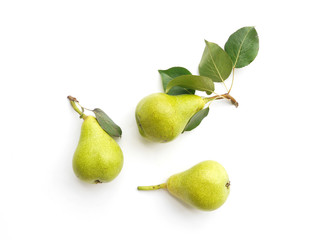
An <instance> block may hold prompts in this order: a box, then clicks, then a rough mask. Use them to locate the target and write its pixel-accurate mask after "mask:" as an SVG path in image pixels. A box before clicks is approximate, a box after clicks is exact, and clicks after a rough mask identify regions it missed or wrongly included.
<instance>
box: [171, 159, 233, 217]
mask: <svg viewBox="0 0 320 240" xmlns="http://www.w3.org/2000/svg"><path fill="white" fill-rule="evenodd" d="M167 189H168V191H169V192H170V193H171V194H172V195H174V196H175V197H177V198H179V199H181V200H182V201H184V202H186V203H188V204H190V205H192V206H194V207H196V208H199V209H201V210H206V211H212V210H215V209H217V208H219V207H220V206H221V205H222V204H223V203H224V202H225V201H226V200H227V197H228V195H229V192H230V181H229V177H228V174H227V172H226V170H225V169H224V167H223V166H222V165H220V164H219V163H218V162H215V161H211V160H208V161H204V162H201V163H199V164H197V165H195V166H194V167H192V168H190V169H188V170H186V171H184V172H182V173H178V174H175V175H173V176H171V177H170V178H169V179H168V181H167Z"/></svg>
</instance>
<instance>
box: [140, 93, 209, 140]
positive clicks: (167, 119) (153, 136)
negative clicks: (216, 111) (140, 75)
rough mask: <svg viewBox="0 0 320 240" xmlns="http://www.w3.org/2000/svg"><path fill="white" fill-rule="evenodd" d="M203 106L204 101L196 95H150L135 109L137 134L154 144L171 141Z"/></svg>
mask: <svg viewBox="0 0 320 240" xmlns="http://www.w3.org/2000/svg"><path fill="white" fill-rule="evenodd" d="M204 105H205V101H204V100H203V99H202V98H201V97H199V96H196V95H191V94H184V95H177V96H170V95H167V94H165V93H154V94H151V95H149V96H147V97H145V98H143V99H142V100H141V101H140V102H139V103H138V105H137V107H136V121H137V125H138V128H139V132H140V134H141V135H142V136H143V137H145V138H147V139H149V140H151V141H154V142H169V141H172V140H173V139H175V138H176V137H177V136H178V135H179V134H181V132H182V131H183V130H184V128H185V126H186V125H187V123H188V121H189V120H190V118H191V117H192V116H193V115H194V114H195V113H196V112H198V111H200V110H201V109H202V108H203V107H204Z"/></svg>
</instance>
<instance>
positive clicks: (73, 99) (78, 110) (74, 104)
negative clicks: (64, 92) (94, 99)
mask: <svg viewBox="0 0 320 240" xmlns="http://www.w3.org/2000/svg"><path fill="white" fill-rule="evenodd" d="M67 98H68V99H69V101H70V104H71V106H72V108H73V109H74V110H75V111H76V112H77V113H79V115H80V118H83V119H86V117H87V115H85V114H84V113H83V111H80V109H79V108H78V106H77V105H76V102H78V100H77V99H76V98H75V97H72V96H68V97H67Z"/></svg>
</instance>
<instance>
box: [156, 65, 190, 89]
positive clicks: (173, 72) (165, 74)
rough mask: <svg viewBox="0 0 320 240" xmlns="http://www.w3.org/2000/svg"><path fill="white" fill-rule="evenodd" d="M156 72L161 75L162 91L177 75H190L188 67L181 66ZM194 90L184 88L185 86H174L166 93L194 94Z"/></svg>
mask: <svg viewBox="0 0 320 240" xmlns="http://www.w3.org/2000/svg"><path fill="white" fill-rule="evenodd" d="M158 72H159V73H160V76H161V80H162V86H163V90H164V91H166V87H167V85H168V83H169V82H170V81H171V80H172V79H174V78H176V77H179V76H183V75H191V72H190V71H189V70H188V69H186V68H183V67H172V68H169V69H167V70H158ZM194 92H195V91H194V90H191V89H185V88H182V87H178V86H176V87H173V88H171V89H170V91H169V92H168V93H167V94H169V95H180V94H194Z"/></svg>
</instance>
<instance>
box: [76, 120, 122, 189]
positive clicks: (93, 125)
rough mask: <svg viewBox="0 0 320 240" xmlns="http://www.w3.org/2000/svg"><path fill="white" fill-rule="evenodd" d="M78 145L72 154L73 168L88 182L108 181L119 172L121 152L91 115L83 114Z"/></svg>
mask: <svg viewBox="0 0 320 240" xmlns="http://www.w3.org/2000/svg"><path fill="white" fill-rule="evenodd" d="M83 118H84V122H83V124H82V127H81V135H80V139H79V143H78V147H77V149H76V151H75V153H74V156H73V170H74V173H75V174H76V176H77V177H78V178H80V179H81V180H83V181H86V182H89V183H103V182H110V181H111V180H113V179H114V178H115V177H116V176H118V174H119V173H120V171H121V169H122V165H123V154H122V151H121V148H120V147H119V145H118V144H117V142H116V141H115V140H114V139H113V138H112V137H110V136H109V135H108V134H107V133H106V132H105V131H104V130H103V129H102V128H101V127H100V125H99V123H98V122H97V120H96V118H95V117H93V116H84V117H83Z"/></svg>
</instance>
